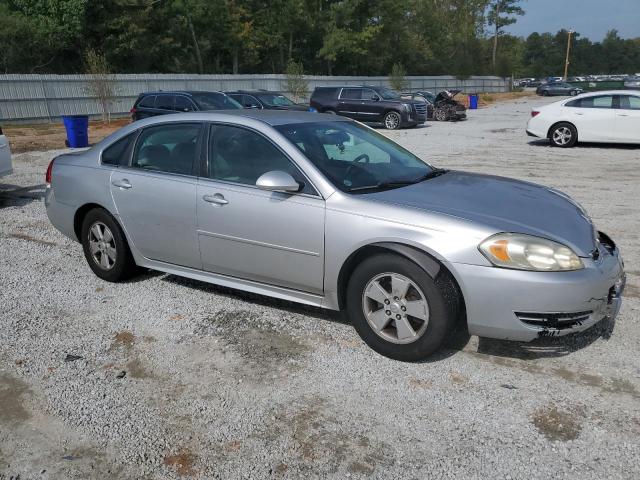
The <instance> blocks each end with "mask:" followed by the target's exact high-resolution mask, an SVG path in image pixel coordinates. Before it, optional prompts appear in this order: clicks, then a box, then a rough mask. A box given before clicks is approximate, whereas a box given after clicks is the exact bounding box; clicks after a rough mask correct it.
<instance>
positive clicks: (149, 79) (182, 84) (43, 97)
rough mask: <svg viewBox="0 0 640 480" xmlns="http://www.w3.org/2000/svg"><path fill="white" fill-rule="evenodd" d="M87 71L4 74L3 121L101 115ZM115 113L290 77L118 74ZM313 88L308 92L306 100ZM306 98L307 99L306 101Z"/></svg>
mask: <svg viewBox="0 0 640 480" xmlns="http://www.w3.org/2000/svg"><path fill="white" fill-rule="evenodd" d="M305 78H306V80H307V82H308V85H309V90H310V92H311V91H313V89H314V88H315V87H316V86H320V85H363V84H366V85H387V86H388V85H389V79H388V78H387V77H326V76H307V77H305ZM406 80H407V88H406V91H417V90H430V91H434V92H437V91H440V90H445V89H453V88H459V89H461V90H463V91H465V92H467V93H479V92H505V91H508V89H509V81H508V80H507V79H503V78H499V77H478V76H474V77H470V78H468V79H466V80H458V79H456V78H455V77H452V76H439V77H413V76H410V77H406ZM89 81H90V80H89V77H88V76H87V75H0V122H1V121H4V122H12V123H24V122H46V121H52V120H56V119H59V118H60V117H61V116H63V115H90V116H97V115H99V114H100V112H101V110H100V106H99V103H98V100H97V99H96V98H95V97H94V96H92V94H91V92H90V89H89ZM112 81H113V82H114V83H115V92H116V97H115V98H114V99H113V101H112V102H111V112H112V114H113V116H116V117H117V116H124V115H126V114H128V112H129V110H130V109H131V107H132V106H133V103H134V101H135V99H136V98H137V96H138V94H139V93H141V92H147V91H155V90H214V91H215V90H222V91H224V90H254V89H265V90H275V91H280V92H283V93H288V92H287V82H286V76H285V75H173V74H162V75H161V74H140V75H114V76H113V80H112ZM310 92H307V98H308V95H309V94H310ZM301 100H302V99H301Z"/></svg>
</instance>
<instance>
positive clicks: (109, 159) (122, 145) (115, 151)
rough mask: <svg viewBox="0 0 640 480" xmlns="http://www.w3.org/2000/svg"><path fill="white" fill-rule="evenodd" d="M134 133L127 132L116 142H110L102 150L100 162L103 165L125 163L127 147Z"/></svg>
mask: <svg viewBox="0 0 640 480" xmlns="http://www.w3.org/2000/svg"><path fill="white" fill-rule="evenodd" d="M134 137H135V134H134V133H132V134H129V135H127V136H126V137H124V138H121V139H120V140H118V141H117V142H115V143H113V144H111V145H110V146H108V147H107V148H105V149H104V151H103V152H102V163H103V164H104V165H125V164H127V160H128V158H127V157H128V153H129V147H130V146H131V142H132V141H133V138H134Z"/></svg>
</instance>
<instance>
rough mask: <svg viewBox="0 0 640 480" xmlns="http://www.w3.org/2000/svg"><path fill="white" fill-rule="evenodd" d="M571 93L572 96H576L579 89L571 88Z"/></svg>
mask: <svg viewBox="0 0 640 480" xmlns="http://www.w3.org/2000/svg"><path fill="white" fill-rule="evenodd" d="M569 95H571V96H572V97H575V96H576V95H578V91H577V90H571V92H570V93H569Z"/></svg>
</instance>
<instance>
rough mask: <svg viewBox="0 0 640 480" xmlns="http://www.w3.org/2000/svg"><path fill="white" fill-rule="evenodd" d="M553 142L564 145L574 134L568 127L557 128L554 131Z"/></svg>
mask: <svg viewBox="0 0 640 480" xmlns="http://www.w3.org/2000/svg"><path fill="white" fill-rule="evenodd" d="M552 136H553V143H555V144H556V145H560V146H564V145H566V144H568V143H569V142H570V141H571V137H572V136H573V134H572V133H571V130H570V129H569V128H567V127H560V128H556V129H555V130H554V131H553V135H552Z"/></svg>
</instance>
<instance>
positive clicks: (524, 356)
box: [478, 320, 615, 360]
mask: <svg viewBox="0 0 640 480" xmlns="http://www.w3.org/2000/svg"><path fill="white" fill-rule="evenodd" d="M614 327H615V322H611V321H608V320H602V321H601V322H599V323H597V324H595V325H594V326H593V327H591V328H590V329H589V330H585V331H584V332H580V333H574V334H571V335H567V336H565V337H543V338H538V339H536V340H534V341H532V342H529V343H522V342H511V341H508V340H496V339H492V338H483V337H480V339H479V342H478V353H480V354H486V355H493V356H496V357H508V358H518V359H521V360H533V359H537V358H553V357H563V356H565V355H569V354H570V353H573V352H575V351H577V350H581V349H583V348H585V347H588V346H589V345H591V344H592V343H593V342H595V341H596V340H598V339H600V338H602V339H605V340H608V339H609V338H610V337H611V334H612V333H613V329H614Z"/></svg>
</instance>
